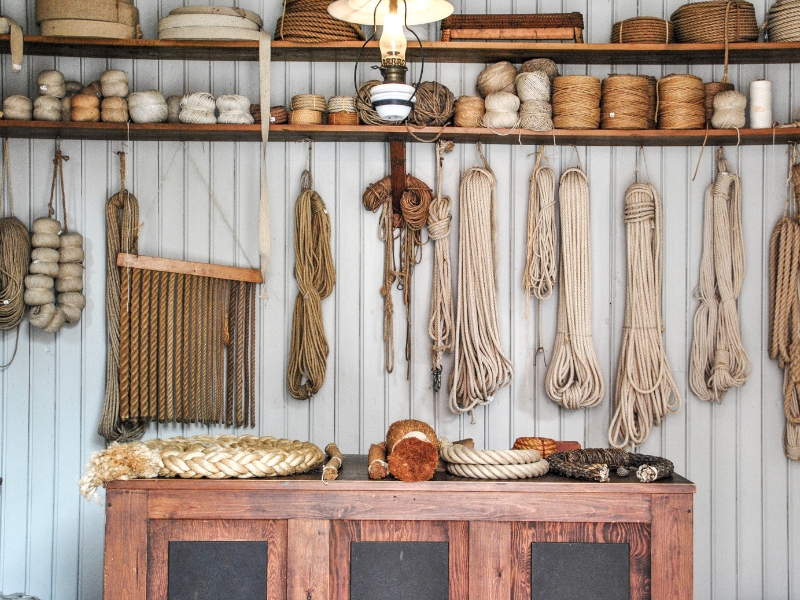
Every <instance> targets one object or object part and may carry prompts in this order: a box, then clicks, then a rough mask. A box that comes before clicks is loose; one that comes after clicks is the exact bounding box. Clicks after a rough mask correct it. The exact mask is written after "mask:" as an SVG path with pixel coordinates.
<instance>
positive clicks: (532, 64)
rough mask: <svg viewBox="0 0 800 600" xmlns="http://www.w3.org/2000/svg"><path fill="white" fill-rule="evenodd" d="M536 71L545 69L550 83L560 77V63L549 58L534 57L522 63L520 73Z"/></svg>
mask: <svg viewBox="0 0 800 600" xmlns="http://www.w3.org/2000/svg"><path fill="white" fill-rule="evenodd" d="M536 71H544V72H545V73H547V76H548V77H549V78H550V84H551V85H552V84H553V81H554V80H555V78H556V77H558V65H556V63H554V62H553V61H552V60H550V59H549V58H532V59H531V60H528V61H525V62H524V63H522V67H521V68H520V70H519V72H520V73H534V72H536Z"/></svg>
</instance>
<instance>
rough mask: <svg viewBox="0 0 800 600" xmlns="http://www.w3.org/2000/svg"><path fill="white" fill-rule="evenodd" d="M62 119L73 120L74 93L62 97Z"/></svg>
mask: <svg viewBox="0 0 800 600" xmlns="http://www.w3.org/2000/svg"><path fill="white" fill-rule="evenodd" d="M61 120H62V121H67V122H68V121H72V95H67V96H64V97H63V98H62V99H61Z"/></svg>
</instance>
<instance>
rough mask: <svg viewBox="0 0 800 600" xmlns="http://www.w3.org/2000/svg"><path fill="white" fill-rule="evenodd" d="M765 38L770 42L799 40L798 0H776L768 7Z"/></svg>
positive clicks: (799, 9)
mask: <svg viewBox="0 0 800 600" xmlns="http://www.w3.org/2000/svg"><path fill="white" fill-rule="evenodd" d="M764 25H765V26H766V28H767V38H768V39H769V41H770V42H797V41H800V0H778V1H777V2H775V3H774V4H773V5H772V6H771V7H770V9H769V12H768V13H767V20H766V22H765V23H764Z"/></svg>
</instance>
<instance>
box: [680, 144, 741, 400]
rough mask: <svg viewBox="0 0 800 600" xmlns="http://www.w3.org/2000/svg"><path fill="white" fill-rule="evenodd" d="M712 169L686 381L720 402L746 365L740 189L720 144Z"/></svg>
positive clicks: (699, 393)
mask: <svg viewBox="0 0 800 600" xmlns="http://www.w3.org/2000/svg"><path fill="white" fill-rule="evenodd" d="M717 170H718V173H717V177H716V179H715V181H714V183H713V184H712V185H711V186H709V188H708V189H707V190H706V195H705V214H704V216H703V254H702V258H701V260H700V282H699V284H698V286H697V288H696V289H695V292H694V296H695V298H697V299H698V300H700V305H699V306H698V307H697V312H696V313H695V315H694V338H693V339H692V353H691V361H690V363H689V385H690V386H691V388H692V391H693V392H694V393H695V394H696V395H697V397H698V398H700V399H701V400H705V401H706V402H712V401H714V402H717V403H720V402H722V399H723V398H724V397H725V394H726V393H727V391H728V390H729V389H730V388H732V387H741V386H743V385H744V384H745V382H746V381H747V378H748V377H749V376H750V371H751V369H752V365H751V363H750V359H749V358H748V356H747V353H746V352H745V349H744V346H743V345H742V338H741V334H740V332H739V312H738V307H737V301H738V298H739V292H741V290H742V280H743V279H744V239H743V237H742V188H741V182H740V181H739V178H738V177H737V176H736V175H734V174H733V173H731V172H730V167H729V166H728V161H726V160H725V156H724V154H723V151H722V148H720V149H719V150H718V151H717Z"/></svg>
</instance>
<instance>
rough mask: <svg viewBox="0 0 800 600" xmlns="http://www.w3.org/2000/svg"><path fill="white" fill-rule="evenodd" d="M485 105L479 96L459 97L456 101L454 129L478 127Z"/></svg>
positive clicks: (484, 111)
mask: <svg viewBox="0 0 800 600" xmlns="http://www.w3.org/2000/svg"><path fill="white" fill-rule="evenodd" d="M484 114H486V105H485V103H484V101H483V98H481V97H480V96H461V97H460V98H459V99H458V100H456V114H455V117H454V118H453V122H454V123H455V125H456V127H480V125H481V120H482V119H483V115H484Z"/></svg>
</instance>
